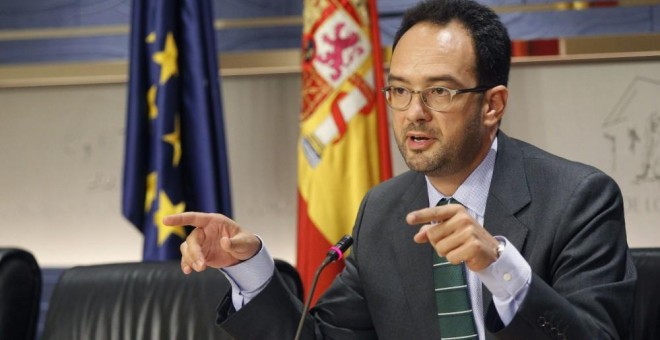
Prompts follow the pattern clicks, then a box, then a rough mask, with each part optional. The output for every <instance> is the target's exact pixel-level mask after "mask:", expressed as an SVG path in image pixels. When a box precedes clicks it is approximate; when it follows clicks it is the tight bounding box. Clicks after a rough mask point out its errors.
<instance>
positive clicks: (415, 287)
mask: <svg viewBox="0 0 660 340" xmlns="http://www.w3.org/2000/svg"><path fill="white" fill-rule="evenodd" d="M401 202H402V204H401V205H400V209H401V210H399V211H397V212H393V213H394V216H396V217H395V218H394V220H396V221H400V222H398V223H399V224H400V225H395V226H394V232H393V233H392V242H393V244H394V249H395V251H396V259H397V266H398V268H397V269H398V271H397V272H398V273H400V275H401V277H400V278H401V280H402V283H403V287H404V292H403V293H404V295H405V298H406V301H407V307H408V308H409V309H410V313H411V315H413V316H414V317H413V319H414V320H416V321H417V324H416V325H411V327H415V328H416V329H417V330H419V332H420V338H424V339H439V338H440V330H439V329H438V327H437V326H436V325H437V324H438V323H437V321H436V318H435V313H436V307H435V300H434V299H433V295H432V294H431V292H433V273H432V271H431V268H432V266H433V262H432V253H431V251H432V250H431V249H432V248H431V247H430V246H429V245H428V244H421V245H420V244H416V243H415V242H414V241H413V236H414V235H415V234H416V233H417V231H418V230H419V227H420V226H410V225H408V224H407V223H406V221H405V216H406V215H407V214H408V213H409V212H411V211H414V210H418V209H422V208H427V207H428V206H429V201H428V195H427V191H426V181H425V180H424V176H423V175H421V174H418V175H417V176H416V177H415V180H413V181H412V184H411V185H410V187H409V188H408V190H406V192H405V193H404V194H403V196H402V197H401ZM403 307H404V306H402V308H403ZM434 326H435V327H434Z"/></svg>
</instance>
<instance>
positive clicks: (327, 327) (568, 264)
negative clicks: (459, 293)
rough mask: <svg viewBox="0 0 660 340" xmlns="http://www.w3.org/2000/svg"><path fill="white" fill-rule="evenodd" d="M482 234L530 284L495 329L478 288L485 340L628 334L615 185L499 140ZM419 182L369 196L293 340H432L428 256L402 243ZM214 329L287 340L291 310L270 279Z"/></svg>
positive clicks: (421, 194)
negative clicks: (510, 250) (340, 266)
mask: <svg viewBox="0 0 660 340" xmlns="http://www.w3.org/2000/svg"><path fill="white" fill-rule="evenodd" d="M498 136H499V139H498V152H497V158H496V161H495V169H494V172H493V179H492V183H491V187H490V191H489V194H488V201H487V205H486V213H485V218H484V227H485V228H486V229H488V231H489V232H490V233H491V234H492V235H502V236H505V237H506V238H507V239H508V240H509V241H510V242H511V243H512V244H513V245H514V246H515V247H516V248H517V249H518V250H519V251H520V252H521V254H522V255H523V256H524V258H525V259H526V260H527V261H528V263H529V264H530V266H531V268H532V271H533V276H532V282H531V286H530V288H529V291H528V293H527V296H526V298H525V300H524V301H523V303H522V305H521V306H520V309H519V310H518V312H517V313H516V316H515V317H514V319H513V320H512V322H511V323H510V324H509V325H508V326H507V327H503V325H502V322H501V320H500V319H499V316H498V314H497V311H496V310H495V308H494V305H493V304H492V303H491V296H490V293H489V292H488V290H487V289H486V288H485V287H484V289H483V291H484V306H485V308H484V310H485V311H486V313H485V314H486V315H485V323H486V328H487V331H488V332H487V333H488V334H487V337H488V338H498V339H544V338H548V339H550V338H553V337H556V336H561V335H564V336H565V337H566V339H607V338H628V337H629V335H628V334H629V332H630V329H629V327H630V325H631V316H632V301H633V292H634V284H635V280H636V272H635V269H634V266H633V264H632V261H631V258H630V255H629V251H628V246H627V241H626V232H625V223H624V216H623V202H622V197H621V193H620V190H619V188H618V186H617V185H616V183H615V182H614V181H613V180H612V179H611V178H610V177H608V176H607V175H605V174H604V173H602V172H600V171H598V170H597V169H595V168H593V167H590V166H586V165H583V164H579V163H575V162H570V161H567V160H565V159H561V158H559V157H556V156H553V155H551V154H548V153H546V152H544V151H542V150H540V149H538V148H536V147H534V146H531V145H529V144H526V143H524V142H521V141H518V140H515V139H511V138H509V137H507V136H506V135H505V134H504V133H502V132H500V133H499V134H498ZM428 205H429V202H428V196H427V191H426V182H425V180H424V176H423V175H421V174H419V173H415V172H407V173H404V174H402V175H400V176H397V177H396V178H393V179H391V180H389V181H387V182H385V183H382V184H381V185H378V186H377V187H375V188H374V189H372V190H371V191H370V192H369V193H368V194H367V195H366V196H365V198H364V200H363V202H362V205H361V207H360V211H359V213H358V216H357V219H356V221H355V227H354V230H353V237H354V238H355V244H354V245H353V249H352V252H351V254H350V255H349V256H348V257H347V261H346V268H345V269H344V271H343V272H342V273H341V274H340V275H339V276H338V277H337V279H335V281H334V283H333V284H332V286H331V287H330V288H329V289H328V290H327V291H326V293H325V294H324V295H323V297H322V298H321V299H320V300H319V302H318V303H317V304H316V306H315V308H313V309H312V311H311V316H309V317H308V318H307V321H306V324H305V333H304V335H303V338H304V339H311V338H324V337H325V338H330V339H352V338H358V339H376V338H379V339H439V338H440V333H441V330H440V329H438V326H437V325H438V323H437V322H436V319H435V314H436V307H435V300H434V295H433V277H432V271H431V268H432V263H431V261H432V253H431V252H432V248H431V247H430V246H429V245H428V244H423V245H419V244H416V243H414V242H413V235H414V234H415V233H416V231H417V230H418V229H419V228H418V227H413V226H409V225H408V224H407V223H406V221H405V216H406V214H407V213H408V212H410V211H413V210H417V209H421V208H425V207H428ZM232 309H233V307H232V306H231V299H230V298H229V297H228V298H226V299H225V300H224V301H223V303H222V304H221V306H220V307H219V315H218V322H219V323H220V325H221V327H222V328H224V329H225V330H226V331H227V332H229V333H230V334H232V335H233V336H235V337H236V338H237V339H266V338H276V339H293V336H294V334H295V331H296V326H297V323H298V319H299V316H300V310H301V304H300V303H299V302H297V301H296V300H295V298H294V297H293V296H291V294H288V293H287V291H286V288H284V285H283V284H282V282H281V280H280V278H279V277H278V276H277V275H275V277H274V279H273V280H272V281H271V282H270V283H269V284H268V285H267V287H266V288H265V290H264V291H263V292H262V293H260V294H259V295H258V296H256V297H255V298H254V299H253V300H252V301H251V302H250V303H248V304H247V305H245V306H244V307H243V308H242V309H241V310H240V311H239V312H236V313H233V310H232Z"/></svg>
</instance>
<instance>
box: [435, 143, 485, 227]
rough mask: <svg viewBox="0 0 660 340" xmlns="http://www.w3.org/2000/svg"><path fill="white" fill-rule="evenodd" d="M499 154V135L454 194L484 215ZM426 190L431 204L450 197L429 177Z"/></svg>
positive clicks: (456, 197)
mask: <svg viewBox="0 0 660 340" xmlns="http://www.w3.org/2000/svg"><path fill="white" fill-rule="evenodd" d="M496 155H497V137H495V140H493V143H492V144H491V146H490V150H488V154H487V155H486V157H484V159H483V160H482V161H481V163H480V164H479V166H477V168H476V169H474V171H472V173H471V174H470V176H468V178H466V179H465V181H463V183H461V185H460V186H459V187H458V189H457V190H456V192H455V193H454V196H452V197H453V198H454V199H456V200H457V201H459V202H461V204H463V205H464V206H465V207H466V208H467V209H468V210H471V211H472V212H474V213H476V214H477V215H478V216H481V217H483V216H484V214H485V212H486V200H487V199H488V190H489V189H490V181H491V179H492V178H493V169H494V168H495V156H496ZM425 178H426V190H427V193H428V197H429V206H430V207H432V206H435V205H436V204H437V203H438V201H439V200H440V199H442V198H449V197H447V196H445V195H443V194H442V193H440V192H439V191H437V190H436V189H435V188H434V187H433V185H432V184H431V181H430V180H429V178H428V177H426V176H425Z"/></svg>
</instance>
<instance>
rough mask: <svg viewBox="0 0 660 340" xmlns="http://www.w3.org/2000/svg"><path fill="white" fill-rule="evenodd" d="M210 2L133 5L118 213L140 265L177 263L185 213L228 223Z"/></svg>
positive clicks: (154, 0) (153, 0)
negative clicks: (177, 221) (135, 240)
mask: <svg viewBox="0 0 660 340" xmlns="http://www.w3.org/2000/svg"><path fill="white" fill-rule="evenodd" d="M211 3H212V2H211V1H198V0H175V1H162V0H134V1H133V13H132V23H131V46H130V68H129V84H128V112H127V120H126V150H125V160H124V183H123V195H122V213H123V214H124V216H125V217H126V218H127V219H128V220H130V221H131V222H132V223H133V224H134V225H135V226H136V227H138V228H139V229H140V230H141V231H142V233H143V234H144V261H161V260H172V259H179V258H180V257H181V254H180V252H179V246H180V244H181V242H182V241H183V239H185V237H186V228H185V227H184V226H180V227H168V226H165V225H163V224H162V218H163V217H164V216H166V215H169V214H173V213H178V212H183V211H191V210H194V211H204V212H219V213H222V214H225V215H227V216H231V200H230V191H229V169H228V168H229V167H228V164H227V154H226V147H225V138H224V123H223V118H222V105H221V102H220V83H219V79H218V78H219V77H218V65H217V57H216V50H215V31H214V29H213V10H212V8H211Z"/></svg>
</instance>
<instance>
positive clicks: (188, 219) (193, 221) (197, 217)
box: [163, 211, 211, 228]
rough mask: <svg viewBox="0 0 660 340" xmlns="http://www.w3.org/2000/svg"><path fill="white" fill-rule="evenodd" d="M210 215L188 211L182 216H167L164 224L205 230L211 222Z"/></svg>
mask: <svg viewBox="0 0 660 340" xmlns="http://www.w3.org/2000/svg"><path fill="white" fill-rule="evenodd" d="M210 218H211V217H210V216H209V214H202V213H198V212H192V211H187V212H184V213H180V214H174V215H169V216H165V217H164V218H163V223H164V224H165V225H168V226H180V225H189V226H193V227H195V228H204V227H205V226H206V225H207V224H208V223H209V221H210Z"/></svg>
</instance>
